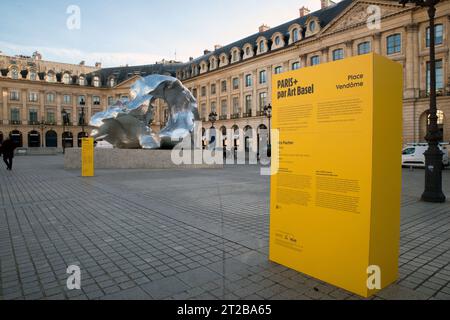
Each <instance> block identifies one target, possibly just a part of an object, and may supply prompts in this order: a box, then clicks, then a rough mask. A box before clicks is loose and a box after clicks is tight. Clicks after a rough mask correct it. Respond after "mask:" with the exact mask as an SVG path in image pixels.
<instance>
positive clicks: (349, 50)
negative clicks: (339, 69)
mask: <svg viewBox="0 0 450 320" xmlns="http://www.w3.org/2000/svg"><path fill="white" fill-rule="evenodd" d="M352 56H353V40H350V41H346V42H345V58H349V57H352Z"/></svg>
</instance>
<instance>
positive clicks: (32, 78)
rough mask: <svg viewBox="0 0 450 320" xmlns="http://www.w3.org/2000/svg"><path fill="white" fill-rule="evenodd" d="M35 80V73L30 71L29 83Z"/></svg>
mask: <svg viewBox="0 0 450 320" xmlns="http://www.w3.org/2000/svg"><path fill="white" fill-rule="evenodd" d="M36 78H37V75H36V72H34V71H31V72H30V80H31V81H36Z"/></svg>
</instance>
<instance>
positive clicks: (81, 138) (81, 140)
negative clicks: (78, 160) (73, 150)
mask: <svg viewBox="0 0 450 320" xmlns="http://www.w3.org/2000/svg"><path fill="white" fill-rule="evenodd" d="M87 137H88V134H87V133H86V132H79V133H78V148H81V145H82V143H83V138H87Z"/></svg>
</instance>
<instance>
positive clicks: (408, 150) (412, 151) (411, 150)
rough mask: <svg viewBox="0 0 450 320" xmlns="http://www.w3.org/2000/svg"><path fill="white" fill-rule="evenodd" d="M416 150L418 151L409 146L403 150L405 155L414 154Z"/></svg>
mask: <svg viewBox="0 0 450 320" xmlns="http://www.w3.org/2000/svg"><path fill="white" fill-rule="evenodd" d="M414 152H416V148H408V149H405V150H403V155H411V154H414Z"/></svg>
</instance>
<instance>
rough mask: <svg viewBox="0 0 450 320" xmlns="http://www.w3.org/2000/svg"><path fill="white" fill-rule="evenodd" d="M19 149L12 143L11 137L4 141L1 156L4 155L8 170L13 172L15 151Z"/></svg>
mask: <svg viewBox="0 0 450 320" xmlns="http://www.w3.org/2000/svg"><path fill="white" fill-rule="evenodd" d="M16 148H17V146H16V144H15V143H14V141H12V139H11V137H9V138H8V139H6V140H5V141H3V144H2V146H1V150H0V151H1V152H0V153H1V154H3V161H5V163H6V168H7V170H10V171H11V170H12V164H13V158H14V150H15V149H16Z"/></svg>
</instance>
